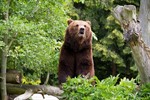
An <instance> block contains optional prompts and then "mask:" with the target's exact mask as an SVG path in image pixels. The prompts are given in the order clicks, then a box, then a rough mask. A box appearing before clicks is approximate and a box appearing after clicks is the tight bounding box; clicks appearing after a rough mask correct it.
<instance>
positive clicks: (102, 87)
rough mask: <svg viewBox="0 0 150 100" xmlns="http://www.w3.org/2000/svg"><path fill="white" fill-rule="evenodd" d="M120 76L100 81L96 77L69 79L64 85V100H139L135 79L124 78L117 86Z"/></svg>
mask: <svg viewBox="0 0 150 100" xmlns="http://www.w3.org/2000/svg"><path fill="white" fill-rule="evenodd" d="M117 81H118V76H116V77H113V76H110V77H108V78H106V79H104V80H101V81H100V80H98V78H97V77H96V76H95V77H93V78H91V79H85V78H82V77H80V76H79V77H77V78H72V79H71V78H68V80H67V82H66V83H64V84H63V90H64V94H63V99H65V100H135V99H136V100H137V99H138V95H137V94H138V92H136V91H135V88H136V83H135V80H134V79H131V80H129V79H126V78H123V79H121V80H120V82H119V83H118V84H117Z"/></svg>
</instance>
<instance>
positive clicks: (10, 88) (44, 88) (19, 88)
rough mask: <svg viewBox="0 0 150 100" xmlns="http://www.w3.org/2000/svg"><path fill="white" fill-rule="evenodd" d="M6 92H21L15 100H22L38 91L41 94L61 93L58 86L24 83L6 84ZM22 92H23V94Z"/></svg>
mask: <svg viewBox="0 0 150 100" xmlns="http://www.w3.org/2000/svg"><path fill="white" fill-rule="evenodd" d="M7 93H8V94H11V95H12V94H18V95H20V94H22V95H20V96H18V97H16V98H17V99H15V100H21V99H22V100H24V99H26V98H29V97H31V96H32V95H33V94H35V93H40V94H42V95H44V94H48V95H53V96H60V95H61V94H62V93H63V90H61V89H60V88H59V87H55V86H49V85H26V84H9V83H8V84H7ZM23 93H24V94H23Z"/></svg>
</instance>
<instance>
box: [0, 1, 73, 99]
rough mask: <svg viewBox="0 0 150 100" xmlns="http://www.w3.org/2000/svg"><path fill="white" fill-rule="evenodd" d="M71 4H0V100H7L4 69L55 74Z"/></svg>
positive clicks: (20, 2) (36, 75)
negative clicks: (0, 97) (0, 79)
mask: <svg viewBox="0 0 150 100" xmlns="http://www.w3.org/2000/svg"><path fill="white" fill-rule="evenodd" d="M70 2H71V1H70V0H65V1H64V0H57V1H55V0H47V1H43V0H30V1H25V0H19V1H15V0H4V1H3V0H2V1H0V5H1V6H0V49H1V52H0V54H1V55H2V57H1V58H0V60H1V78H2V82H1V83H2V84H1V85H2V86H1V90H2V91H1V93H2V97H3V98H2V99H1V100H6V88H5V87H6V74H5V73H6V68H7V69H20V70H22V71H25V70H24V69H29V70H33V71H34V72H33V74H32V78H30V79H34V77H35V78H37V77H39V75H40V74H41V73H42V72H50V73H53V74H56V73H57V70H56V69H57V64H58V63H57V62H58V57H59V56H58V55H59V48H60V46H61V42H62V39H63V36H64V31H65V28H66V20H67V18H68V16H67V12H68V11H69V10H70V9H68V5H69V4H70Z"/></svg>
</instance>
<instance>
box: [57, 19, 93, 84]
mask: <svg viewBox="0 0 150 100" xmlns="http://www.w3.org/2000/svg"><path fill="white" fill-rule="evenodd" d="M88 73H89V76H90V77H92V76H94V63H93V56H92V31H91V23H90V21H82V20H71V19H70V20H68V27H67V29H66V34H65V41H64V44H63V46H62V48H61V53H60V59H59V69H58V80H59V83H64V82H65V81H66V79H67V77H68V76H70V77H71V78H73V77H76V76H78V75H87V74H88Z"/></svg>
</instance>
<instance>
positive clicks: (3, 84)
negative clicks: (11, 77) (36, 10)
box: [1, 0, 10, 100]
mask: <svg viewBox="0 0 150 100" xmlns="http://www.w3.org/2000/svg"><path fill="white" fill-rule="evenodd" d="M9 5H10V0H7V5H6V7H7V10H6V12H5V15H4V17H5V20H6V22H8V21H9ZM3 42H4V43H5V46H4V48H3V49H2V58H1V61H2V62H1V78H2V80H1V100H7V91H6V68H7V54H8V47H7V45H8V29H7V31H6V33H5V35H4V38H3Z"/></svg>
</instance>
